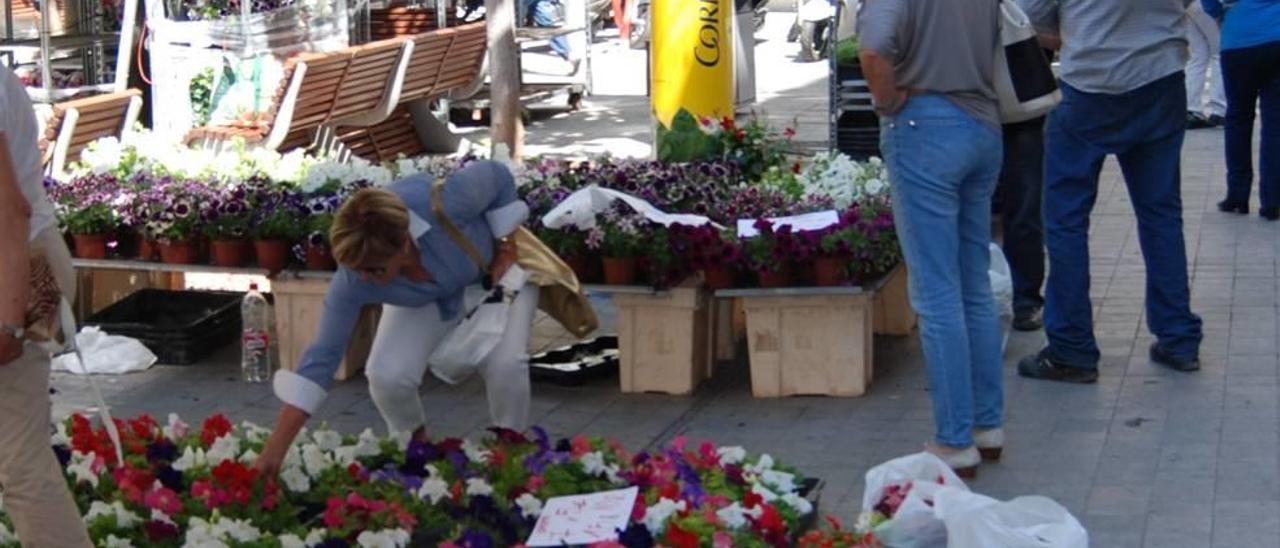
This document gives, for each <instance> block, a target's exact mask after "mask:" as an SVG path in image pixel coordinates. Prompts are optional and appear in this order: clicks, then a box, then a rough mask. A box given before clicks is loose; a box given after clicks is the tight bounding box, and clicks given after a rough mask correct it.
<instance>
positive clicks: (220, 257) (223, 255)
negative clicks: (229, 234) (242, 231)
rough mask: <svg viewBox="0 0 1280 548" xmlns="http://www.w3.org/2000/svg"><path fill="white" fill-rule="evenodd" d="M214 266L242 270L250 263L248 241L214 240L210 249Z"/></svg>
mask: <svg viewBox="0 0 1280 548" xmlns="http://www.w3.org/2000/svg"><path fill="white" fill-rule="evenodd" d="M209 251H210V254H211V255H212V256H213V264H214V265H217V266H222V267H227V268H240V267H242V266H244V265H246V264H248V263H249V242H248V241H247V240H214V241H213V243H211V244H210V247H209Z"/></svg>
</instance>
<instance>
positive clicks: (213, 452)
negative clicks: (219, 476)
mask: <svg viewBox="0 0 1280 548" xmlns="http://www.w3.org/2000/svg"><path fill="white" fill-rule="evenodd" d="M239 456H240V438H238V437H236V436H235V435H234V434H227V435H225V436H222V437H221V438H218V439H217V441H215V442H213V447H210V448H209V452H208V453H207V454H206V458H207V459H208V461H209V466H217V465H219V464H222V462H223V461H228V460H236V457H239Z"/></svg>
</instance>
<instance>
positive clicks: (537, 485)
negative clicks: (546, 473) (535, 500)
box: [524, 476, 546, 493]
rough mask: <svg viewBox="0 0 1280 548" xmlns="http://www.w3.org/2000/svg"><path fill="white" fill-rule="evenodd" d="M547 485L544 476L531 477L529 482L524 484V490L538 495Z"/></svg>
mask: <svg viewBox="0 0 1280 548" xmlns="http://www.w3.org/2000/svg"><path fill="white" fill-rule="evenodd" d="M545 483H546V481H544V480H543V479H542V476H529V481H528V482H527V483H525V484H524V490H525V491H528V492H530V493H536V492H538V490H539V489H542V486H543V485H544V484H545Z"/></svg>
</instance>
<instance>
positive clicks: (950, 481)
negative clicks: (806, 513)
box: [862, 453, 969, 548]
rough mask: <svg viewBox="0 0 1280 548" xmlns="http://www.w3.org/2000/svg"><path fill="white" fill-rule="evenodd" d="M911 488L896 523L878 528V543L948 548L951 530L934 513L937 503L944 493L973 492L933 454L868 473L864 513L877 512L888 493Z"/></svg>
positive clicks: (901, 459) (901, 460)
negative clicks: (877, 506)
mask: <svg viewBox="0 0 1280 548" xmlns="http://www.w3.org/2000/svg"><path fill="white" fill-rule="evenodd" d="M908 484H910V486H911V490H910V491H909V492H908V493H907V496H906V498H905V499H904V500H903V502H902V505H901V506H899V507H898V511H897V513H896V514H894V515H893V519H891V520H889V521H886V522H884V523H882V524H880V526H878V527H876V528H875V536H876V539H877V540H879V541H880V543H881V544H883V545H884V546H886V547H888V548H934V547H937V548H945V547H946V546H947V529H946V525H945V524H944V523H943V522H942V520H941V519H939V518H938V516H937V515H936V512H935V511H934V508H933V506H932V504H933V499H934V497H935V496H936V495H937V493H938V492H939V491H940V490H960V491H963V492H968V491H969V488H968V487H967V486H965V484H964V481H962V480H961V479H960V477H959V476H957V475H956V474H955V472H954V471H952V470H951V467H950V466H947V464H946V463H945V462H942V459H939V458H938V457H937V456H935V455H933V454H930V453H916V454H914V455H907V456H905V457H899V458H896V459H893V460H891V461H889V462H886V463H884V464H881V465H879V466H876V467H875V468H872V469H871V470H868V471H867V479H866V489H865V490H864V491H863V494H862V511H863V512H871V511H874V510H875V507H876V505H878V504H879V503H880V500H881V499H882V498H883V496H884V493H885V492H886V491H887V490H889V489H890V488H894V487H899V488H900V487H904V486H906V485H908Z"/></svg>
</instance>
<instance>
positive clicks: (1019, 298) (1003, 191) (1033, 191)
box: [996, 118, 1044, 314]
mask: <svg viewBox="0 0 1280 548" xmlns="http://www.w3.org/2000/svg"><path fill="white" fill-rule="evenodd" d="M1003 130H1004V131H1003V133H1004V168H1003V169H1001V170H1000V184H999V186H997V187H996V192H997V195H998V196H999V201H1000V216H1001V218H1002V219H1003V221H1004V222H1003V229H1004V245H1003V246H1002V247H1003V250H1004V257H1005V258H1006V259H1008V260H1009V270H1010V271H1011V272H1012V274H1013V310H1014V312H1016V313H1019V314H1026V313H1030V312H1032V311H1034V310H1037V309H1039V308H1041V307H1043V306H1044V297H1042V296H1041V295H1040V288H1041V287H1042V286H1043V285H1044V223H1043V221H1042V216H1041V214H1040V201H1041V194H1042V190H1043V188H1044V118H1036V119H1035V120H1029V121H1026V122H1021V123H1017V124H1007V125H1005V126H1004V128H1003Z"/></svg>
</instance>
